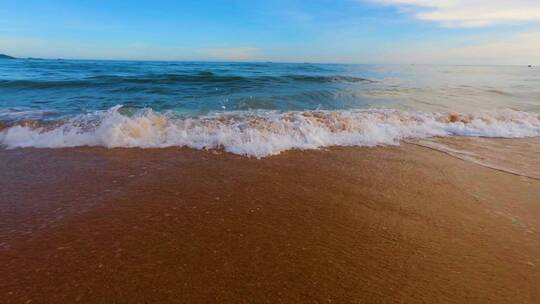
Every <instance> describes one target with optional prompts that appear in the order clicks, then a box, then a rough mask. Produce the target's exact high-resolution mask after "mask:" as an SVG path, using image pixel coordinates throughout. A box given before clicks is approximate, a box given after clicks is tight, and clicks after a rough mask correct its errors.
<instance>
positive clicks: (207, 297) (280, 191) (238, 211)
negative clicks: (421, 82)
mask: <svg viewBox="0 0 540 304" xmlns="http://www.w3.org/2000/svg"><path fill="white" fill-rule="evenodd" d="M0 167H2V168H4V170H1V172H0V187H1V189H3V191H2V194H1V196H0V211H1V212H0V225H1V226H0V237H1V240H0V243H1V246H0V272H1V273H4V274H6V275H4V276H3V278H0V290H2V291H3V295H2V297H3V299H4V300H5V301H6V303H25V302H27V301H28V300H31V301H32V303H45V302H46V303H66V302H82V303H90V302H104V301H106V302H126V301H127V302H190V303H207V302H235V303H266V302H272V303H305V302H316V301H318V302H322V303H324V302H326V303H329V302H334V303H357V302H362V301H364V302H400V301H401V302H406V303H411V302H443V303H463V302H468V303H486V302H490V303H508V302H512V303H533V302H534V300H535V299H537V298H539V297H540V290H539V289H538V287H537V286H539V285H540V238H539V235H538V233H539V230H538V229H539V228H540V202H539V201H538V198H539V197H540V182H539V181H538V180H535V179H532V178H527V177H522V176H515V175H511V174H507V173H504V172H500V171H495V170H492V169H488V168H486V167H482V166H480V165H478V164H474V163H470V162H465V161H462V160H460V159H457V158H454V157H452V156H449V155H445V154H443V153H441V152H437V151H434V150H430V149H429V148H424V147H419V146H415V145H413V144H408V143H402V144H401V145H400V146H388V147H374V148H362V147H360V148H355V147H351V148H341V147H335V148H329V149H324V150H311V151H287V152H284V153H282V154H281V155H278V156H272V157H268V158H264V159H259V160H258V159H252V158H245V157H242V156H238V155H232V154H229V153H221V152H219V151H197V150H191V149H178V148H167V149H144V150H141V149H111V150H107V149H104V148H69V149H16V150H2V151H0Z"/></svg>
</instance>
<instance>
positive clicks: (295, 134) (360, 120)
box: [0, 106, 540, 157]
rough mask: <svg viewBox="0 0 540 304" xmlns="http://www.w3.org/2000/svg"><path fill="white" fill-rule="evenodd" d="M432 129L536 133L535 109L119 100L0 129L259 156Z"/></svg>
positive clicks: (54, 140)
mask: <svg viewBox="0 0 540 304" xmlns="http://www.w3.org/2000/svg"><path fill="white" fill-rule="evenodd" d="M434 136H475V137H507V138H519V137H536V136H540V116H539V115H538V114H535V113H528V112H520V111H515V110H509V109H507V110H497V111H486V112H478V113H471V114H456V113H451V114H448V113H427V112H418V111H410V112H406V111H398V110H378V109H373V110H341V111H303V112H302V111H300V112H277V111H250V112H225V113H223V112H220V113H213V114H209V115H206V116H198V117H182V116H178V115H175V114H174V113H158V112H154V111H152V110H151V109H145V110H141V111H138V112H136V113H134V114H130V115H127V114H125V113H123V111H122V110H121V106H115V107H113V108H111V109H109V110H107V111H98V112H94V113H90V114H84V115H79V116H76V117H73V118H70V119H68V120H65V121H61V122H55V123H53V124H40V123H36V122H33V123H28V122H26V123H18V124H17V125H13V126H10V127H8V128H5V129H3V130H2V131H0V145H2V146H4V147H5V148H19V147H38V148H61V147H77V146H103V147H108V148H115V147H139V148H162V147H190V148H195V149H224V150H225V151H228V152H231V153H235V154H241V155H247V156H254V157H265V156H270V155H275V154H279V153H280V152H282V151H285V150H290V149H317V148H321V147H328V146H377V145H396V144H398V143H399V142H400V140H403V139H413V138H429V137H434Z"/></svg>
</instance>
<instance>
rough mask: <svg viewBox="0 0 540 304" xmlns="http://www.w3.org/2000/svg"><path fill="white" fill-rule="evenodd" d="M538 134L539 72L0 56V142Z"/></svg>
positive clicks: (122, 143)
mask: <svg viewBox="0 0 540 304" xmlns="http://www.w3.org/2000/svg"><path fill="white" fill-rule="evenodd" d="M435 136H436V137H449V136H468V137H504V138H523V137H538V136H540V68H535V67H519V66H436V65H339V64H310V63H298V64H293V63H270V62H267V63H227V62H146V61H78V60H32V59H20V60H1V61H0V146H2V147H3V148H8V149H9V148H19V147H38V148H39V147H42V148H45V147H46V148H59V147H76V146H104V147H109V148H114V147H131V148H150V147H153V148H160V147H191V148H197V149H214V148H217V149H224V150H226V151H228V152H232V153H237V154H242V155H247V156H255V157H265V156H269V155H275V154H279V153H280V152H282V151H285V150H289V149H316V148H320V147H327V146H334V145H341V146H377V145H392V144H398V143H399V142H400V141H402V140H407V139H419V138H420V139H423V138H431V137H435Z"/></svg>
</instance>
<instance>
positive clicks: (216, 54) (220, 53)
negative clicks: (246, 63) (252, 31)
mask: <svg viewBox="0 0 540 304" xmlns="http://www.w3.org/2000/svg"><path fill="white" fill-rule="evenodd" d="M198 53H199V54H200V55H201V56H204V57H205V58H209V59H214V60H240V61H242V60H253V59H256V58H257V55H258V53H259V49H258V48H255V47H233V48H207V49H201V50H199V51H198Z"/></svg>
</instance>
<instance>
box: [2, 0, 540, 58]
mask: <svg viewBox="0 0 540 304" xmlns="http://www.w3.org/2000/svg"><path fill="white" fill-rule="evenodd" d="M0 53H5V54H9V55H12V56H17V57H41V58H66V59H122V60H210V61H212V60H216V61H276V62H326V63H398V64H399V63H407V64H408V63H416V64H497V65H525V64H535V65H538V64H540V0H228V1H227V0H196V1H195V0H193V1H182V0H177V1H173V0H152V1H143V0H130V1H127V0H114V1H111V0H24V1H21V0H0Z"/></svg>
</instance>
